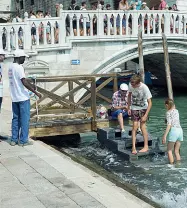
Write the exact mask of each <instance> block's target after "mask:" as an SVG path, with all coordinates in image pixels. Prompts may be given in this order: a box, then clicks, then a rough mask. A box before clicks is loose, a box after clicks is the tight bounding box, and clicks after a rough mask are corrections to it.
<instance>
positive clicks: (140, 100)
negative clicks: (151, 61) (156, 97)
mask: <svg viewBox="0 0 187 208" xmlns="http://www.w3.org/2000/svg"><path fill="white" fill-rule="evenodd" d="M129 92H131V93H132V96H131V109H132V110H143V109H147V107H148V102H147V100H148V99H150V98H152V95H151V92H150V90H149V88H148V87H147V85H145V84H144V83H142V82H141V83H140V86H139V87H137V88H133V87H132V86H131V84H129Z"/></svg>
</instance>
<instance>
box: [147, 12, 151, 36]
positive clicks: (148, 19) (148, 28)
mask: <svg viewBox="0 0 187 208" xmlns="http://www.w3.org/2000/svg"><path fill="white" fill-rule="evenodd" d="M150 20H151V18H150V15H149V14H148V15H147V35H150Z"/></svg>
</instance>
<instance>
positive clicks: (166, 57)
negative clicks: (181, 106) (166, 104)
mask: <svg viewBox="0 0 187 208" xmlns="http://www.w3.org/2000/svg"><path fill="white" fill-rule="evenodd" d="M162 40H163V41H162V42H163V49H164V63H165V72H166V82H167V88H168V97H169V98H170V99H173V89H172V81H171V71H170V65H169V53H168V44H167V39H166V36H165V34H164V33H162Z"/></svg>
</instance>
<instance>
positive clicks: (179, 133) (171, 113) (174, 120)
mask: <svg viewBox="0 0 187 208" xmlns="http://www.w3.org/2000/svg"><path fill="white" fill-rule="evenodd" d="M165 107H166V109H167V113H166V120H167V127H166V130H165V133H164V136H163V138H162V143H163V144H165V143H166V137H167V136H168V148H167V151H168V159H169V162H170V164H173V163H174V158H173V154H172V150H173V149H174V152H175V157H176V161H180V160H181V157H180V146H181V141H183V130H182V128H181V125H180V119H179V112H178V110H177V109H176V108H175V103H174V101H173V100H172V99H167V100H166V101H165Z"/></svg>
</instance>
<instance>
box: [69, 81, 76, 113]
mask: <svg viewBox="0 0 187 208" xmlns="http://www.w3.org/2000/svg"><path fill="white" fill-rule="evenodd" d="M68 88H69V92H70V91H71V90H73V82H72V81H68ZM69 100H70V101H71V102H72V103H74V95H73V93H70V95H69ZM74 112H75V107H74V106H72V105H71V106H70V113H74Z"/></svg>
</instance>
